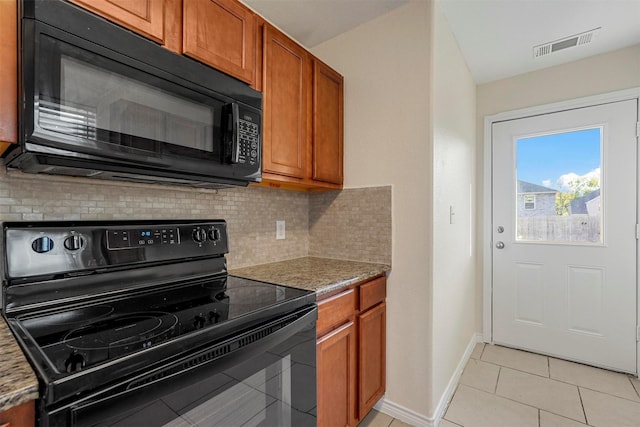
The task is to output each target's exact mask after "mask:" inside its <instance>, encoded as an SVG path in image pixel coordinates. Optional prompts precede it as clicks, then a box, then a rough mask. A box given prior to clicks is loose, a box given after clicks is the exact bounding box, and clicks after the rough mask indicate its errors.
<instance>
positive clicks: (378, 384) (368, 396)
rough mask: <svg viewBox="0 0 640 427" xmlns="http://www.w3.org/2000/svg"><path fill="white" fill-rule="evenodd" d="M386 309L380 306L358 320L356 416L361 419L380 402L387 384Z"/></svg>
mask: <svg viewBox="0 0 640 427" xmlns="http://www.w3.org/2000/svg"><path fill="white" fill-rule="evenodd" d="M386 314H387V305H386V304H385V303H384V302H383V303H380V304H379V305H377V306H376V307H374V308H372V309H370V310H367V311H366V312H365V313H363V314H360V315H359V316H358V325H359V331H358V349H359V353H358V356H359V357H358V374H359V378H360V381H359V382H358V385H359V386H360V389H359V391H358V409H359V414H358V416H359V417H360V419H362V418H364V417H365V416H366V415H367V413H369V411H370V410H371V408H373V405H375V403H376V402H377V401H378V400H380V398H381V397H382V395H383V394H384V390H385V380H386V351H385V350H386V324H387V316H386Z"/></svg>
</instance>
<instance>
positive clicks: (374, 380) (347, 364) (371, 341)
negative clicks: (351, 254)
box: [317, 277, 386, 427]
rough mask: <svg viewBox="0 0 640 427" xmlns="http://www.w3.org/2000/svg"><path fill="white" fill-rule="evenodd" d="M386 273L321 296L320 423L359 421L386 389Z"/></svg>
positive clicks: (331, 426) (325, 426) (333, 426)
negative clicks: (323, 297) (338, 291)
mask: <svg viewBox="0 0 640 427" xmlns="http://www.w3.org/2000/svg"><path fill="white" fill-rule="evenodd" d="M385 296H386V279H385V277H379V278H376V279H374V280H370V281H367V282H363V283H360V284H357V285H355V286H353V287H351V288H349V289H347V290H346V291H344V292H342V293H339V294H337V295H333V296H331V297H329V298H327V299H324V300H320V301H319V302H318V323H317V330H318V340H317V374H318V411H317V412H318V426H319V427H338V426H339V427H343V426H356V425H357V424H358V422H360V421H361V420H362V419H363V418H364V417H365V416H366V415H367V413H369V411H370V410H371V409H372V408H373V405H374V404H375V403H376V402H377V401H378V400H379V399H380V398H381V397H382V396H383V395H384V392H385V381H386V304H385Z"/></svg>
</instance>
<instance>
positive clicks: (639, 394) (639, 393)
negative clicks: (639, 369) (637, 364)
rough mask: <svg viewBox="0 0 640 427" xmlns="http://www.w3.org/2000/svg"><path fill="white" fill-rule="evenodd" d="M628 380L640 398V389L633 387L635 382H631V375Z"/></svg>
mask: <svg viewBox="0 0 640 427" xmlns="http://www.w3.org/2000/svg"><path fill="white" fill-rule="evenodd" d="M627 379H628V380H629V382H630V383H631V387H632V388H633V389H634V390H635V392H636V396H638V397H639V398H640V392H638V389H637V388H636V386H635V385H633V381H632V380H631V375H627Z"/></svg>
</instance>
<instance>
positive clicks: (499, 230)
mask: <svg viewBox="0 0 640 427" xmlns="http://www.w3.org/2000/svg"><path fill="white" fill-rule="evenodd" d="M498 233H504V227H503V226H501V225H499V226H498Z"/></svg>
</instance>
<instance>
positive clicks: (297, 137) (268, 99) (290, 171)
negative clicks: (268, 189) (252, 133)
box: [262, 25, 311, 179]
mask: <svg viewBox="0 0 640 427" xmlns="http://www.w3.org/2000/svg"><path fill="white" fill-rule="evenodd" d="M263 43H264V47H263V59H264V67H263V71H262V72H263V79H264V81H263V85H262V87H263V96H264V98H263V106H264V111H263V159H262V168H263V171H264V172H270V173H274V174H279V175H285V176H291V177H295V178H301V179H302V178H305V177H306V176H307V168H306V162H307V147H308V137H309V130H308V129H307V126H308V117H309V115H310V110H309V107H310V104H309V92H310V89H311V60H310V57H309V54H308V53H307V52H306V51H305V50H304V49H303V48H302V47H301V46H299V45H298V44H296V43H294V42H293V41H292V40H291V39H289V38H288V37H287V36H285V35H284V34H282V33H281V32H279V31H278V30H276V29H275V28H273V27H271V26H270V25H265V26H264V37H263Z"/></svg>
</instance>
